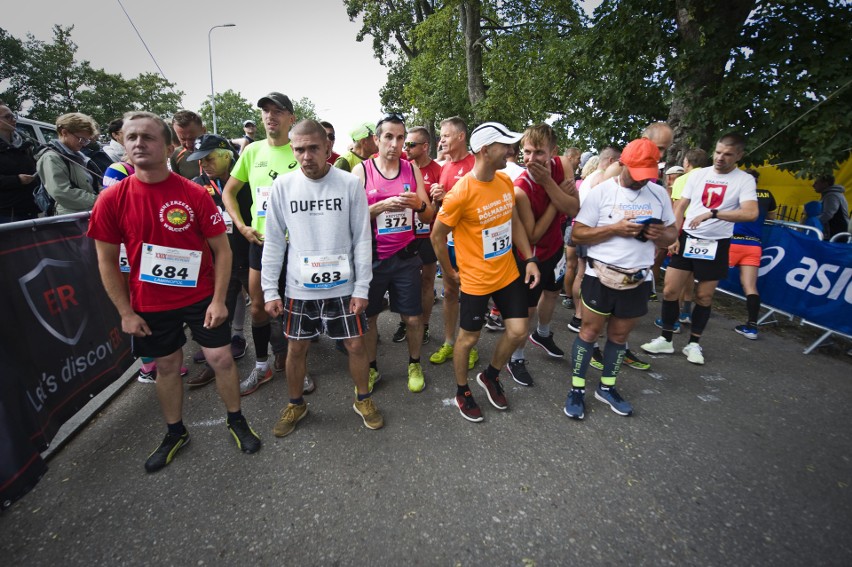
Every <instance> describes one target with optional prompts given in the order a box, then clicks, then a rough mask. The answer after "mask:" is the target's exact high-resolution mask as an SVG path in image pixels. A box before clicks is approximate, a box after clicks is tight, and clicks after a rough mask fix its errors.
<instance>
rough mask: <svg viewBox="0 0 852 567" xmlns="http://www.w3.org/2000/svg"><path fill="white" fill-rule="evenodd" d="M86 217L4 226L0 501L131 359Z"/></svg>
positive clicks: (32, 475) (40, 467)
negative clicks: (66, 423)
mask: <svg viewBox="0 0 852 567" xmlns="http://www.w3.org/2000/svg"><path fill="white" fill-rule="evenodd" d="M88 223H89V221H88V215H87V214H83V215H69V216H67V217H55V218H52V219H50V220H49V221H48V222H44V223H42V222H40V221H35V222H26V223H16V227H14V228H13V227H11V226H10V225H6V226H5V227H2V228H0V230H2V232H0V289H2V290H3V293H2V294H0V313H3V315H4V325H2V327H0V508H6V507H8V506H10V505H11V504H12V502H14V501H15V500H17V499H18V498H20V497H21V496H23V495H24V494H26V493H27V492H28V491H29V490H30V489H32V487H33V486H34V485H35V483H36V482H38V480H39V478H41V476H42V475H43V474H44V473H45V471H46V470H47V466H46V465H45V463H44V462H43V461H42V459H41V456H40V452H41V451H43V450H44V449H45V448H47V446H48V445H49V444H50V442H51V441H52V440H53V437H54V436H55V435H56V432H57V431H58V430H59V428H60V427H61V426H62V424H63V423H65V421H67V420H68V419H69V418H70V417H72V416H73V415H74V414H75V413H77V411H78V410H79V409H80V408H82V407H83V406H84V405H86V403H88V402H89V400H90V399H91V398H92V397H94V396H95V395H97V394H98V393H99V392H100V391H102V390H103V389H104V388H106V387H107V386H108V385H109V384H110V383H112V382H113V381H115V380H116V379H118V378H119V377H120V376H121V375H122V374H123V373H124V371H125V370H127V368H129V367H130V365H131V364H132V362H133V358H132V356H131V354H130V340H129V337H128V336H127V335H125V334H124V333H122V332H121V318H120V317H119V315H118V312H117V311H116V309H115V307H114V306H113V305H112V302H111V301H110V300H109V297H107V294H106V291H105V290H104V288H103V285H102V284H101V280H100V276H99V273H98V262H97V255H96V253H95V243H94V241H93V240H90V239H89V238H88V237H87V236H86V235H85V234H86V230H87V228H88ZM21 225H24V226H21ZM18 227H19V228H18Z"/></svg>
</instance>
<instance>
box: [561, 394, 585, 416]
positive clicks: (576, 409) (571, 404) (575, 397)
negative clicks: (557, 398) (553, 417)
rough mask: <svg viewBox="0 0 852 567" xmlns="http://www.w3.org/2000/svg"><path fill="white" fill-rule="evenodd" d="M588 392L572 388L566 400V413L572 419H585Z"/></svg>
mask: <svg viewBox="0 0 852 567" xmlns="http://www.w3.org/2000/svg"><path fill="white" fill-rule="evenodd" d="M585 398H586V393H585V392H584V391H583V390H576V389H572V390H571V391H570V392H568V398H567V399H566V400H565V409H563V410H562V411H564V412H565V415H567V416H568V417H570V418H571V419H577V420H579V419H583V418H584V417H585V416H586V401H585Z"/></svg>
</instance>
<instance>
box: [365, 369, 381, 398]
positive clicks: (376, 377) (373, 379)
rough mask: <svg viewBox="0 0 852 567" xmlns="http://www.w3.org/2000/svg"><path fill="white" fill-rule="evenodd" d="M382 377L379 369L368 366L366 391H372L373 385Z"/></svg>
mask: <svg viewBox="0 0 852 567" xmlns="http://www.w3.org/2000/svg"><path fill="white" fill-rule="evenodd" d="M381 379H382V375H381V374H379V371H378V370H376V369H375V368H370V377H369V379H368V382H367V391H368V392H371V393H372V391H373V387H374V386H375V385H376V384H377V383H378V382H379V380H381Z"/></svg>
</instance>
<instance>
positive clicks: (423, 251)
mask: <svg viewBox="0 0 852 567" xmlns="http://www.w3.org/2000/svg"><path fill="white" fill-rule="evenodd" d="M416 242H417V244H419V245H420V254H419V256H420V261H421V262H423V263H424V264H434V263H435V262H437V261H438V257H437V256H435V249H434V248H432V240H431V239H429V238H418V239H416Z"/></svg>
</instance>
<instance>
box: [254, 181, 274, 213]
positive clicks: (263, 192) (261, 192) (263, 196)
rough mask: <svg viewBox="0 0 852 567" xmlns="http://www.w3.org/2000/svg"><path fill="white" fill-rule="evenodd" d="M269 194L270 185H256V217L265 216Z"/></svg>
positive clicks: (270, 190)
mask: <svg viewBox="0 0 852 567" xmlns="http://www.w3.org/2000/svg"><path fill="white" fill-rule="evenodd" d="M271 194H272V187H258V188H257V190H256V191H255V199H256V202H257V216H258V218H261V217H263V218H266V209H268V208H269V196H270V195H271Z"/></svg>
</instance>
